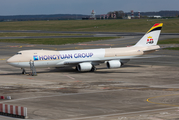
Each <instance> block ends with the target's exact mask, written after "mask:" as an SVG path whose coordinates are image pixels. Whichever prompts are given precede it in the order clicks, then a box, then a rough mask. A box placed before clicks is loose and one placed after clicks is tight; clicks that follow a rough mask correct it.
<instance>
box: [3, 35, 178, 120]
mask: <svg viewBox="0 0 179 120" xmlns="http://www.w3.org/2000/svg"><path fill="white" fill-rule="evenodd" d="M140 37H141V36H125V37H123V38H120V39H114V40H106V41H96V42H88V43H78V44H73V45H61V46H57V45H51V46H50V45H29V44H14V43H0V95H5V96H7V95H8V96H12V100H0V102H1V103H7V104H13V105H20V106H25V107H27V108H28V116H29V119H36V120H48V119H58V120H61V119H69V120H81V119H84V120H133V119H138V120H146V119H148V120H155V119H156V120H158V119H165V120H170V119H178V118H179V117H178V114H179V89H178V88H179V72H178V71H179V62H178V61H179V52H178V51H172V50H171V51H170V50H160V51H157V52H155V53H153V54H152V55H156V56H160V55H162V57H156V58H145V59H134V60H131V61H130V62H129V63H128V64H126V65H124V66H123V67H121V68H119V69H106V66H105V65H101V66H97V68H98V70H97V71H96V72H85V73H79V72H76V71H75V70H74V69H71V68H60V69H53V68H44V69H37V73H38V76H28V75H21V74H20V73H21V70H20V69H19V68H15V67H11V66H9V65H7V64H6V59H7V58H8V57H10V56H12V55H13V54H15V53H16V52H17V51H20V50H27V49H49V50H68V49H88V48H107V47H121V46H128V45H132V44H134V43H136V42H137V41H138V40H139V39H140ZM170 37H178V36H177V35H176V36H175V35H162V36H161V37H160V39H161V40H162V39H166V38H170ZM0 118H1V119H4V120H6V119H7V120H8V119H14V118H9V117H1V116H0Z"/></svg>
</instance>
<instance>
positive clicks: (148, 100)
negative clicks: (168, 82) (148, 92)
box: [146, 94, 179, 107]
mask: <svg viewBox="0 0 179 120" xmlns="http://www.w3.org/2000/svg"><path fill="white" fill-rule="evenodd" d="M176 95H179V94H170V95H162V96H155V97H150V98H148V99H147V100H146V101H147V102H149V103H152V104H158V105H165V106H173V107H179V105H174V104H165V103H157V102H152V101H150V100H151V99H155V98H162V97H168V96H176Z"/></svg>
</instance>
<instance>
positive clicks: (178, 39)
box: [158, 38, 179, 44]
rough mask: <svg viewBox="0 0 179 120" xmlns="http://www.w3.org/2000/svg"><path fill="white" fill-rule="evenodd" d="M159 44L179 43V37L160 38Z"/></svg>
mask: <svg viewBox="0 0 179 120" xmlns="http://www.w3.org/2000/svg"><path fill="white" fill-rule="evenodd" d="M158 44H179V38H171V39H166V40H160V41H159V42H158Z"/></svg>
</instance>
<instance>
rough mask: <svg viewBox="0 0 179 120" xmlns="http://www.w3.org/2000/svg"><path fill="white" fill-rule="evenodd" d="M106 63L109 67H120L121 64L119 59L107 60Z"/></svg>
mask: <svg viewBox="0 0 179 120" xmlns="http://www.w3.org/2000/svg"><path fill="white" fill-rule="evenodd" d="M106 65H107V68H109V69H111V68H119V67H121V65H122V64H121V62H120V61H119V60H111V61H108V62H107V63H106Z"/></svg>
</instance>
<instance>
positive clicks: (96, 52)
mask: <svg viewBox="0 0 179 120" xmlns="http://www.w3.org/2000/svg"><path fill="white" fill-rule="evenodd" d="M156 48H159V46H158V45H155V46H150V47H139V46H138V47H135V46H132V47H122V48H107V49H88V50H68V51H51V50H24V51H19V52H18V53H17V54H16V55H14V56H13V57H11V58H9V59H8V60H7V63H8V64H10V65H12V66H15V67H20V68H27V67H29V66H30V64H29V62H30V61H34V66H35V67H61V66H67V65H76V64H78V63H82V62H89V61H90V62H94V63H95V62H97V63H99V62H104V61H109V60H120V59H131V58H132V57H135V56H141V55H143V54H144V52H143V51H145V50H150V49H156Z"/></svg>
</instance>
